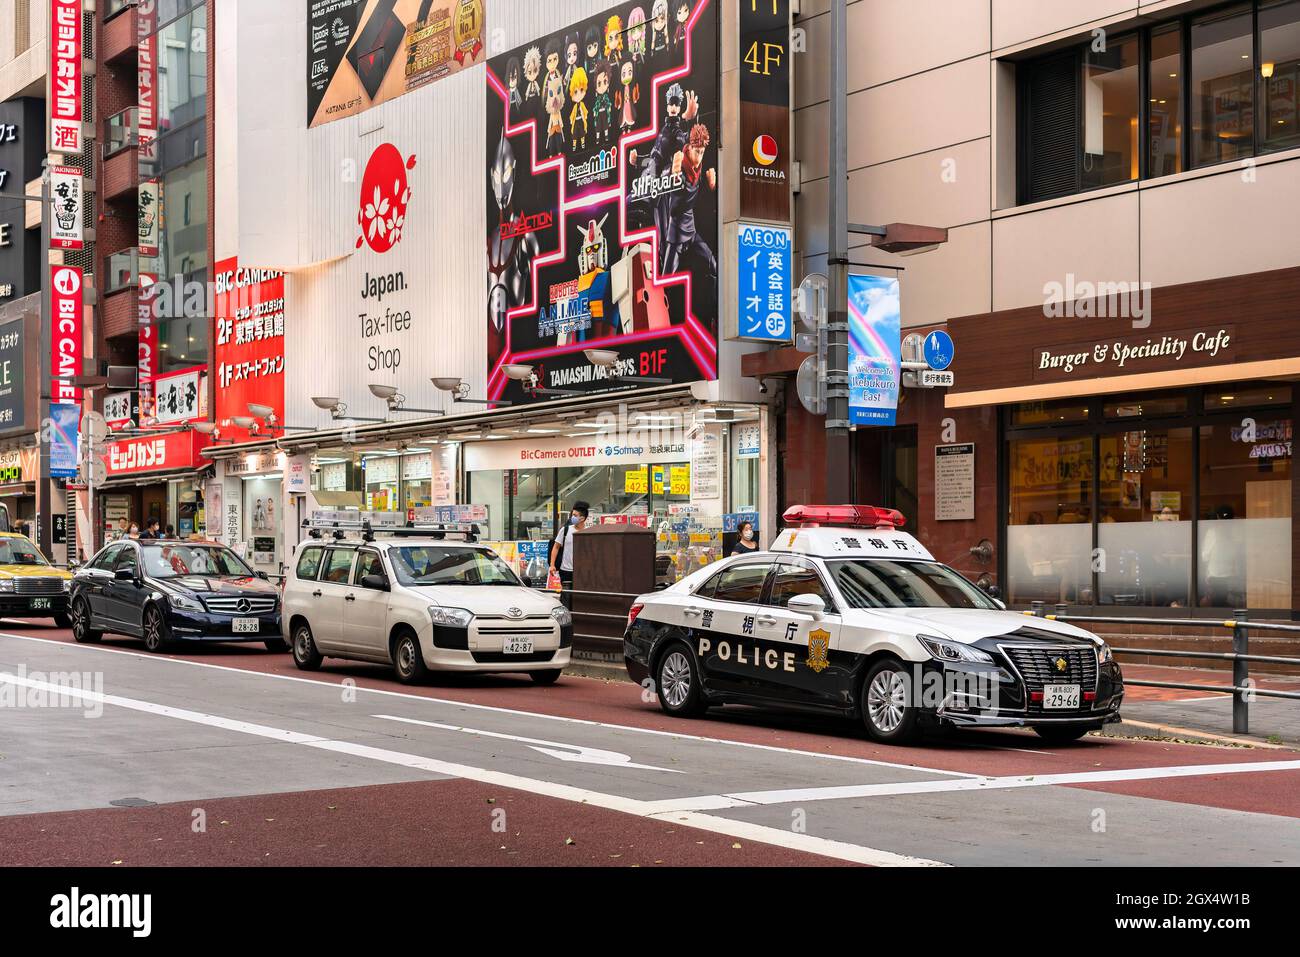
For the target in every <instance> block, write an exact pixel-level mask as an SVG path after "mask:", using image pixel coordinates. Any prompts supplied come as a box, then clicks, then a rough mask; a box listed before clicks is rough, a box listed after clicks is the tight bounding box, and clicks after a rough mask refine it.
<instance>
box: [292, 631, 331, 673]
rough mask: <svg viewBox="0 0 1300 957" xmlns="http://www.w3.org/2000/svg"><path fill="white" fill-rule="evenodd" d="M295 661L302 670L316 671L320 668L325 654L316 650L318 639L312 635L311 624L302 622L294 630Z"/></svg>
mask: <svg viewBox="0 0 1300 957" xmlns="http://www.w3.org/2000/svg"><path fill="white" fill-rule="evenodd" d="M292 650H293V663H294V664H295V665H297V666H298V668H299V670H301V671H315V670H317V669H318V668H320V663H321V662H322V661H323V660H324V656H323V655H322V654H321V653H320V652H319V651H317V650H316V639H315V638H313V637H312V634H311V625H309V624H307V623H306V622H305V621H304V622H300V623H299V625H298V627H297V628H295V629H294V630H293V649H292Z"/></svg>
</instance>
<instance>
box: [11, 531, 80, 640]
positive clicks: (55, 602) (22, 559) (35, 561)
mask: <svg viewBox="0 0 1300 957" xmlns="http://www.w3.org/2000/svg"><path fill="white" fill-rule="evenodd" d="M71 587H72V573H71V572H68V571H64V570H63V569H62V568H55V567H54V566H53V565H51V564H50V563H49V562H47V561H46V560H45V556H44V555H42V554H41V550H40V549H39V548H37V547H36V545H35V544H34V543H33V542H32V540H31V539H30V538H28V537H27V536H26V535H19V534H17V533H16V532H0V615H3V616H6V617H9V618H53V619H54V623H55V624H56V625H58V626H59V627H60V628H70V627H71V626H72V622H71V621H70V620H69V618H68V589H69V588H71Z"/></svg>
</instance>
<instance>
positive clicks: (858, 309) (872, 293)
mask: <svg viewBox="0 0 1300 957" xmlns="http://www.w3.org/2000/svg"><path fill="white" fill-rule="evenodd" d="M901 362H902V315H901V312H900V310H899V303H898V280H897V279H886V278H885V277H883V276H861V275H856V276H849V421H850V422H852V423H853V424H855V425H893V424H894V420H895V417H896V415H897V412H898V390H899V387H900V385H901V382H902V366H901Z"/></svg>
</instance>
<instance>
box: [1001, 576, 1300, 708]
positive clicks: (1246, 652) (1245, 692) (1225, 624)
mask: <svg viewBox="0 0 1300 957" xmlns="http://www.w3.org/2000/svg"><path fill="white" fill-rule="evenodd" d="M1068 608H1069V606H1068V605H1061V604H1058V605H1057V606H1056V613H1055V614H1048V613H1047V603H1046V602H1042V601H1036V602H1032V603H1031V608H1030V610H1029V611H1026V612H1024V614H1025V615H1029V616H1031V617H1035V618H1045V619H1047V620H1049V621H1066V622H1093V623H1102V624H1113V625H1162V626H1166V627H1168V626H1170V625H1177V626H1178V627H1180V628H1185V627H1190V628H1227V629H1228V630H1229V631H1231V632H1232V651H1230V652H1226V651H1165V650H1160V649H1146V648H1117V647H1115V646H1114V645H1112V646H1111V651H1112V652H1114V653H1115V654H1117V655H1120V654H1123V655H1150V656H1151V657H1155V658H1159V657H1164V658H1199V659H1203V660H1207V661H1231V662H1232V684H1231V685H1226V686H1224V685H1206V684H1190V683H1183V682H1177V681H1140V680H1129V679H1127V678H1126V679H1125V680H1124V683H1125V684H1126V685H1134V686H1137V687H1144V688H1177V689H1179V690H1185V691H1209V692H1213V693H1217V694H1231V695H1232V730H1233V733H1235V734H1248V733H1249V732H1250V700H1251V698H1253V697H1261V698H1290V699H1292V700H1297V701H1300V692H1297V691H1271V690H1266V689H1262V688H1256V687H1254V686H1253V685H1251V684H1249V681H1250V662H1252V661H1256V662H1261V663H1264V664H1281V665H1295V666H1297V667H1300V658H1288V657H1283V656H1281V655H1252V654H1251V653H1250V631H1251V630H1252V629H1254V630H1258V631H1282V632H1291V633H1300V625H1285V624H1282V623H1281V622H1271V621H1250V620H1249V619H1247V618H1246V611H1245V610H1244V609H1241V608H1238V609H1236V610H1235V611H1234V612H1233V613H1232V617H1231V618H1225V619H1215V618H1126V617H1123V616H1119V615H1068V614H1066V610H1067V609H1068Z"/></svg>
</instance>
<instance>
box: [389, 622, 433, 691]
mask: <svg viewBox="0 0 1300 957" xmlns="http://www.w3.org/2000/svg"><path fill="white" fill-rule="evenodd" d="M393 673H394V674H396V675H397V680H398V681H400V682H401V683H402V684H404V685H413V684H419V683H420V682H421V681H423V680H424V679H425V677H426V676H427V675H428V674H429V669H428V667H427V666H426V665H425V663H424V653H423V652H422V651H420V639H419V638H418V637H417V636H416V634H415V632H413V631H402V632H399V633H398V635H397V640H396V641H394V642H393Z"/></svg>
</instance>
